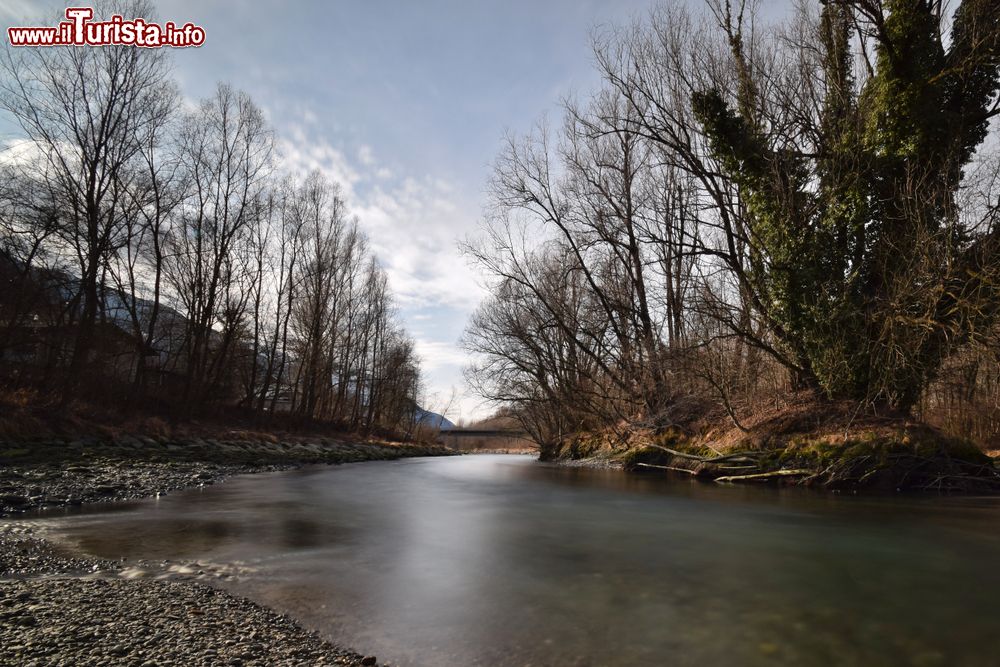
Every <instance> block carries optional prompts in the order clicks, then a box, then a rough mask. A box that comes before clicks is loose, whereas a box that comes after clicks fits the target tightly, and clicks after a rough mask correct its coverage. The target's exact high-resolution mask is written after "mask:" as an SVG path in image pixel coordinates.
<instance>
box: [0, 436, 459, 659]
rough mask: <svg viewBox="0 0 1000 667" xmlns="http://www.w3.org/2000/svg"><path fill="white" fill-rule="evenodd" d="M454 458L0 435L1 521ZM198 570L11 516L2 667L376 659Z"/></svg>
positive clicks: (317, 444)
mask: <svg viewBox="0 0 1000 667" xmlns="http://www.w3.org/2000/svg"><path fill="white" fill-rule="evenodd" d="M451 453H453V452H451V451H450V450H448V449H446V448H443V447H440V446H436V445H412V444H394V443H379V442H358V441H348V440H334V439H327V438H288V439H284V438H283V439H282V440H281V441H277V440H276V439H273V438H268V439H253V438H246V437H233V438H226V439H209V440H205V439H187V440H177V439H165V438H145V437H143V438H139V437H120V438H115V439H79V440H66V441H61V440H49V441H39V442H29V443H24V442H19V443H9V442H0V516H18V515H20V516H22V517H23V516H24V515H25V514H26V513H30V512H32V511H35V510H42V509H47V508H54V507H60V506H69V505H80V504H82V503H91V502H104V501H114V500H126V499H135V498H142V497H148V496H154V495H157V494H164V493H168V492H170V491H174V490H178V489H183V488H186V487H192V486H201V485H209V484H215V483H218V482H221V481H223V480H224V479H225V478H227V477H229V476H231V475H236V474H245V473H256V472H264V471H275V470H284V469H290V468H294V467H298V466H302V465H310V464H320V463H327V464H333V463H348V462H357V461H370V460H386V459H397V458H401V457H406V456H438V455H447V454H451ZM197 575H204V573H197V572H192V570H191V568H188V567H184V566H180V567H178V566H177V565H176V564H170V565H168V564H167V563H160V564H157V563H139V564H136V563H128V564H126V563H124V562H119V561H107V560H98V559H93V558H88V557H85V556H81V555H79V554H72V553H68V552H66V551H64V550H63V549H62V548H61V547H58V546H55V545H53V544H51V543H49V542H48V541H47V540H45V539H44V536H43V535H42V534H39V533H37V532H36V530H35V527H34V526H33V525H32V524H31V523H30V522H24V521H20V522H18V521H10V522H7V523H3V522H0V636H2V637H3V640H2V641H0V665H25V666H28V665H34V666H39V667H40V666H41V665H59V666H61V665H66V666H70V665H72V666H74V667H75V666H77V665H95V666H96V665H135V666H136V667H140V666H153V665H164V666H166V665H192V666H195V665H231V666H233V667H239V666H242V665H246V666H250V665H259V666H261V667H265V666H268V667H270V666H272V665H273V666H278V667H284V666H288V665H296V666H298V665H303V666H304V665H309V666H312V667H315V666H318V665H364V666H366V667H367V666H369V665H375V664H376V660H375V657H374V656H363V655H361V654H359V653H356V652H354V651H351V650H348V649H345V648H342V647H339V646H336V645H334V644H332V643H330V642H328V641H326V640H325V639H323V638H322V637H320V636H319V635H317V634H316V633H313V632H310V631H308V630H306V629H304V628H302V627H301V626H299V625H298V624H296V623H295V621H294V620H293V619H291V618H289V617H287V616H284V615H281V614H278V613H276V612H274V611H272V610H270V609H267V608H265V607H262V606H260V605H258V604H256V603H254V602H252V601H250V600H246V599H243V598H240V597H236V596H233V595H230V594H229V593H226V592H224V591H221V590H218V589H216V588H213V587H212V586H209V585H206V583H204V582H205V581H211V577H206V576H197ZM221 576H225V575H224V574H223V575H221Z"/></svg>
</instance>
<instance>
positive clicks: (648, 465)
mask: <svg viewBox="0 0 1000 667" xmlns="http://www.w3.org/2000/svg"><path fill="white" fill-rule="evenodd" d="M635 466H636V467H637V468H656V469H657V470H672V471H674V472H686V473H687V474H689V475H697V474H698V471H697V470H691V469H689V468H678V467H677V466H658V465H653V464H652V463H636V464H635Z"/></svg>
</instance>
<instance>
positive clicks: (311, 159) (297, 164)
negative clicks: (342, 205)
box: [277, 123, 362, 199]
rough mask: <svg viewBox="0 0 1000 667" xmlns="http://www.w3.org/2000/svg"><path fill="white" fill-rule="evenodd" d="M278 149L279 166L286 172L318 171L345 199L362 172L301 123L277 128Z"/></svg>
mask: <svg viewBox="0 0 1000 667" xmlns="http://www.w3.org/2000/svg"><path fill="white" fill-rule="evenodd" d="M277 149H278V156H279V158H278V159H279V162H280V166H281V167H282V168H283V169H284V170H285V171H287V172H288V173H290V174H294V175H296V176H299V177H302V176H305V175H306V174H308V173H309V172H312V171H319V172H320V173H322V174H323V175H325V176H326V177H327V178H329V179H330V180H332V181H334V182H335V183H337V184H339V185H340V187H341V188H342V189H343V191H344V194H345V196H347V198H348V199H353V198H354V186H355V184H356V183H358V182H359V181H360V180H361V178H362V176H361V174H360V173H359V172H358V171H357V169H355V167H354V166H353V165H352V164H351V163H350V161H349V160H348V158H347V156H346V155H345V154H344V152H343V151H341V150H339V149H337V148H335V147H334V146H333V145H331V144H330V143H329V142H327V141H322V140H316V139H315V138H314V137H312V136H310V134H309V133H308V132H307V130H306V128H304V127H303V126H302V125H300V124H298V123H292V124H289V125H287V126H285V127H284V128H282V130H281V131H280V132H279V136H278V139H277Z"/></svg>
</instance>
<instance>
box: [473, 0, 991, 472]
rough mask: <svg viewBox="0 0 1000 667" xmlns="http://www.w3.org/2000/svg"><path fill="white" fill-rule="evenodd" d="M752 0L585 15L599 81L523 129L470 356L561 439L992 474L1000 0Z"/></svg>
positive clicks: (710, 454)
mask: <svg viewBox="0 0 1000 667" xmlns="http://www.w3.org/2000/svg"><path fill="white" fill-rule="evenodd" d="M760 9H761V3H753V2H746V1H742V2H739V1H738V2H732V1H730V0H711V1H710V2H708V3H706V5H705V8H704V10H691V9H688V8H686V7H684V6H679V5H676V4H669V5H665V6H663V7H661V8H659V9H657V10H656V11H654V12H653V13H652V14H651V15H649V16H648V17H644V18H641V19H638V20H636V21H635V22H633V23H632V24H631V25H628V26H626V27H622V28H602V29H598V30H596V31H595V33H594V35H593V53H594V60H595V63H596V66H597V68H598V70H599V74H600V76H601V80H602V82H603V83H602V85H601V87H600V88H599V89H598V90H597V91H596V92H595V93H593V94H592V95H588V96H586V97H583V98H582V99H578V98H569V99H567V100H566V101H565V103H564V105H563V113H562V117H561V118H560V119H559V120H558V122H550V121H549V120H548V119H546V120H543V121H540V122H539V123H538V125H537V127H536V128H535V130H534V131H532V132H529V133H527V134H521V135H510V136H509V137H508V139H507V142H506V145H505V148H504V149H503V151H502V152H501V153H500V155H499V156H498V157H497V159H496V161H495V167H494V172H493V178H492V181H491V185H490V203H489V206H488V213H487V217H486V223H485V231H484V233H483V234H482V235H481V236H480V237H479V238H477V239H474V240H472V241H470V242H469V243H468V244H467V247H466V252H467V254H468V255H469V256H470V258H471V259H472V261H474V262H475V263H476V264H477V265H478V266H480V267H481V268H482V269H483V270H484V271H485V272H486V273H487V274H488V275H489V276H490V289H491V298H490V299H489V300H487V301H486V302H485V303H484V304H483V305H482V306H481V307H480V308H479V310H478V311H477V312H476V314H475V315H474V317H473V318H472V321H471V322H470V324H469V327H468V329H467V331H466V333H465V337H464V344H465V346H466V348H467V349H468V350H469V351H470V352H472V353H473V354H475V355H476V359H477V362H476V363H475V364H474V365H473V366H472V367H471V368H470V369H469V372H468V376H469V379H470V382H471V383H472V384H473V385H474V386H475V387H476V388H477V390H478V391H480V392H481V393H482V394H483V395H485V396H488V397H490V398H491V399H493V400H494V401H496V402H498V403H501V404H503V405H505V406H507V407H508V408H509V410H510V415H511V416H513V417H514V418H516V419H517V420H518V421H519V422H520V423H521V424H522V425H523V427H524V428H525V429H526V430H527V431H528V432H529V433H531V434H532V435H533V437H534V438H535V439H536V440H537V441H538V442H539V443H542V445H543V456H549V457H552V458H557V457H560V456H573V457H576V456H583V455H586V454H588V453H591V452H592V451H593V450H594V449H595V448H598V447H599V446H605V445H607V443H608V442H610V446H611V448H612V449H615V448H619V447H622V446H626V445H628V444H629V443H632V442H634V441H635V438H636V437H637V434H639V435H641V436H642V438H641V440H642V441H643V442H644V443H646V444H647V445H648V446H649V447H652V448H653V450H652V454H654V455H655V456H653V458H654V459H658V460H659V462H660V463H665V464H666V465H663V466H662V467H684V468H685V469H690V468H691V466H690V465H682V464H683V463H684V462H690V461H695V462H696V463H697V464H699V466H698V467H696V468H695V469H690V470H689V472H692V474H697V473H698V472H699V470H701V469H703V467H704V464H706V463H712V462H718V463H728V464H733V463H737V464H739V465H735V466H730V467H735V468H736V469H744V470H746V471H748V473H749V474H754V475H755V474H758V472H759V471H764V473H765V474H779V473H780V474H788V475H792V476H801V477H805V478H808V479H815V478H816V477H821V478H822V479H824V480H825V481H827V482H830V481H845V480H851V481H855V482H856V481H858V478H859V477H861V476H863V475H867V474H869V473H870V472H871V471H872V468H873V464H872V463H871V460H873V459H874V460H878V461H879V462H880V463H879V465H882V464H886V461H887V460H888V459H893V460H895V459H897V458H898V459H903V460H905V461H906V462H907V463H906V465H907V466H908V467H907V471H906V472H907V474H909V473H913V475H911V478H912V479H916V478H917V477H921V479H922V482H921V484H922V485H924V486H927V485H932V484H934V485H937V487H939V488H940V487H942V486H945V487H946V486H949V485H950V484H949V482H948V481H947V480H948V479H952V480H954V479H960V478H963V477H971V476H976V475H978V474H979V473H980V472H982V473H984V474H987V475H989V476H995V473H994V472H993V469H992V466H989V465H988V466H986V467H979V466H982V465H984V462H986V461H988V459H985V458H984V457H982V456H981V455H980V454H979V450H980V449H986V450H989V449H991V448H996V447H997V445H998V440H997V438H998V434H1000V433H998V421H997V419H998V417H1000V413H998V408H1000V404H998V398H1000V393H998V391H1000V365H998V357H997V351H998V346H997V345H998V342H1000V328H998V325H1000V323H998V322H997V314H998V308H1000V293H998V290H997V285H998V283H997V280H998V277H1000V274H998V271H1000V254H998V250H1000V248H998V243H1000V225H998V222H1000V220H998V205H1000V200H998V195H1000V191H998V185H1000V145H998V142H997V139H998V134H997V126H996V118H997V116H998V114H1000V101H998V95H997V93H998V82H1000V5H998V4H997V3H996V2H992V1H990V0H963V1H962V2H957V3H950V4H949V3H943V2H940V1H933V0H883V1H877V0H825V1H823V2H801V3H798V4H797V5H796V6H795V11H794V13H793V16H792V17H791V18H790V19H788V20H786V21H782V22H769V21H767V20H765V19H764V18H763V17H762V16H761V12H760ZM594 434H601V435H600V437H594ZM970 444H971V445H974V446H975V447H974V448H970V447H969V446H968V445H970ZM682 445H687V446H688V450H685V451H680V450H681V449H683V447H682ZM857 445H863V446H862V447H860V448H859V447H857ZM831 449H832V450H835V451H836V454H837V457H834V463H836V464H838V465H840V464H842V467H840V468H838V469H837V470H835V471H832V470H831V469H830V468H826V464H827V463H829V461H830V460H831V459H830V450H831ZM972 449H974V451H971V450H972ZM765 450H767V451H765ZM647 453H648V452H647ZM666 454H670V456H666ZM664 456H666V458H665V459H664V458H663V457H664ZM942 456H943V457H946V458H947V459H948V461H949V462H950V461H951V460H952V459H953V458H954V457H956V456H958V458H962V459H963V460H965V461H967V462H969V465H970V466H973V467H972V468H971V469H970V468H968V467H961V468H960V469H952V468H949V472H948V473H947V474H937V473H933V474H932V473H928V474H926V475H917V474H916V472H914V471H920V470H925V469H926V465H927V462H928V460H929V459H931V458H935V459H940V458H941V457H942ZM804 458H807V459H808V458H811V460H810V461H809V462H807V464H806V465H804V466H803V465H801V464H802V462H803V459H804ZM817 459H818V460H819V461H820V462H822V463H823V465H822V466H819V464H818V463H817ZM865 461H868V463H865ZM939 462H940V461H939ZM830 465H831V467H832V466H833V464H830ZM949 465H950V463H949ZM876 467H878V466H876ZM823 468H825V471H824V473H823V474H822V475H820V474H819V473H818V472H817V471H818V470H822V469H823ZM715 472H716V473H718V470H716V471H715ZM904 476H905V475H904ZM898 481H899V480H898V479H895V480H894V482H892V483H896V482H898Z"/></svg>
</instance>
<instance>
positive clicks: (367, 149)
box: [358, 144, 375, 167]
mask: <svg viewBox="0 0 1000 667" xmlns="http://www.w3.org/2000/svg"><path fill="white" fill-rule="evenodd" d="M358 159H359V160H361V164H363V165H365V166H366V167H370V166H371V165H373V164H375V154H374V153H373V152H372V147H371V146H369V145H367V144H362V145H361V148H359V149H358Z"/></svg>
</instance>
